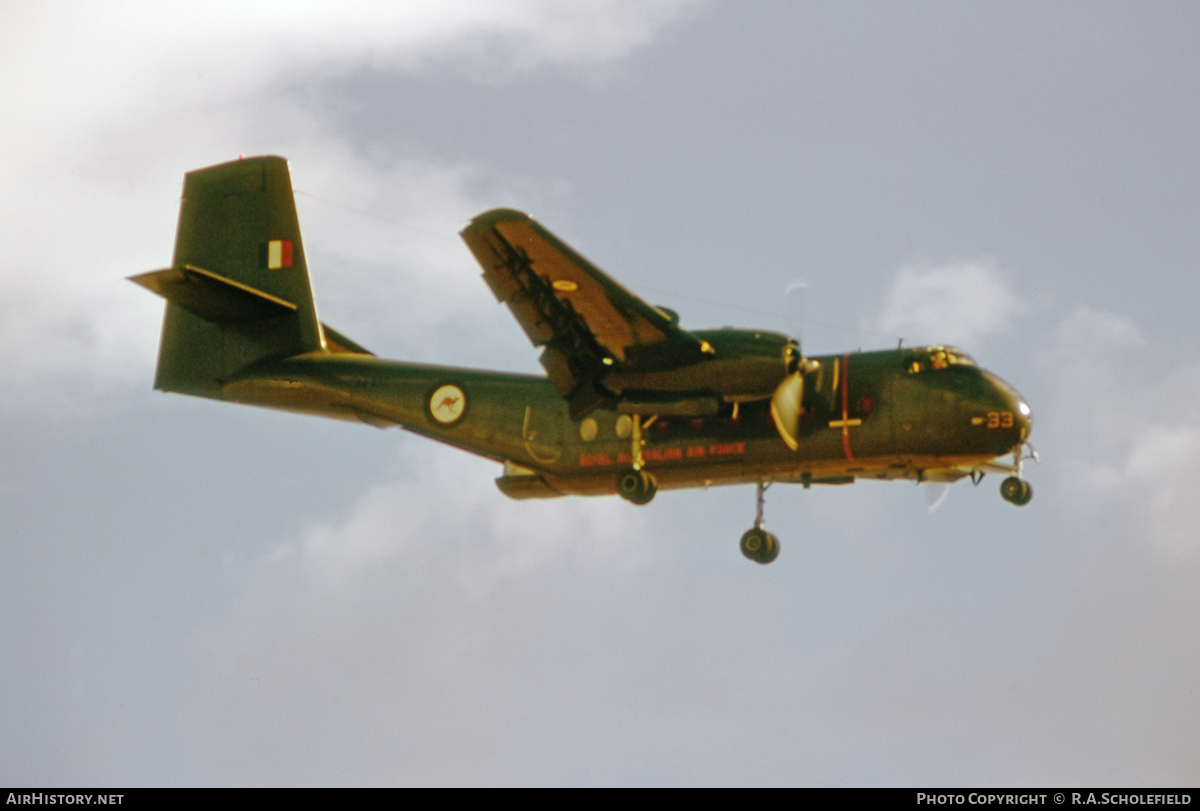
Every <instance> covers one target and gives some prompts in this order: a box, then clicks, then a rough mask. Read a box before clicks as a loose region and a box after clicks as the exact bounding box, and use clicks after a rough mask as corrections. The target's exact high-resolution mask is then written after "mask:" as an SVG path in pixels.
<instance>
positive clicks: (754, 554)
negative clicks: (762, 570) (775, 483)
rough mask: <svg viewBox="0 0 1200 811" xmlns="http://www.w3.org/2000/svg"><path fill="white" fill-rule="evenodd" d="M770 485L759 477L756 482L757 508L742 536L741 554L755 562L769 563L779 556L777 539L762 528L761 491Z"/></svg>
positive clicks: (764, 490)
mask: <svg viewBox="0 0 1200 811" xmlns="http://www.w3.org/2000/svg"><path fill="white" fill-rule="evenodd" d="M770 486H771V485H770V484H769V483H768V482H764V481H762V480H761V479H760V480H759V482H758V509H757V511H756V514H755V518H754V526H752V527H751V528H750V529H749V530H747V531H746V534H745V535H743V536H742V543H741V547H742V554H743V555H745V556H746V557H748V558H750V560H752V561H754V562H755V563H770V562H771V561H773V560H775V558H777V557H779V539H778V538H776V537H775V536H774V535H773V534H771V533H770V532H767V531H766V530H765V529H763V503H764V499H763V493H764V492H766V489H767V488H768V487H770Z"/></svg>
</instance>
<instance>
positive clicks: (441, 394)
mask: <svg viewBox="0 0 1200 811" xmlns="http://www.w3.org/2000/svg"><path fill="white" fill-rule="evenodd" d="M466 408H467V396H466V395H465V394H463V390H462V389H460V388H459V387H458V386H455V385H452V384H449V383H447V384H446V385H445V386H442V387H440V388H439V389H438V390H437V391H435V392H434V393H433V396H432V397H430V398H429V413H430V414H432V415H433V418H434V419H435V420H437V421H438V422H440V423H442V424H443V425H450V424H451V423H454V422H458V421H459V420H460V419H462V415H463V412H464V411H465V410H466Z"/></svg>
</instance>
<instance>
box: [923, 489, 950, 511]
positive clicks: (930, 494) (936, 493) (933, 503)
mask: <svg viewBox="0 0 1200 811" xmlns="http://www.w3.org/2000/svg"><path fill="white" fill-rule="evenodd" d="M925 487H926V488H928V489H927V490H926V491H925V498H926V500H927V501H928V502H929V506H928V507H927V509H928V510H929V513H930V514H931V515H932V514H933V513H935V512H937V511H938V508H939V507H941V506H942V504H943V503H944V502H945V501H946V496H948V495H950V485H949V484H947V483H945V482H927V483H926V484H925Z"/></svg>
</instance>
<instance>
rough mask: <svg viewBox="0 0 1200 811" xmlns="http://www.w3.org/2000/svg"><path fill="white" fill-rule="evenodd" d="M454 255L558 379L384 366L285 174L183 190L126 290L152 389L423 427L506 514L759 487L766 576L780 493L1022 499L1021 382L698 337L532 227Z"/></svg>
mask: <svg viewBox="0 0 1200 811" xmlns="http://www.w3.org/2000/svg"><path fill="white" fill-rule="evenodd" d="M462 238H463V239H464V240H465V241H466V243H467V246H468V247H469V248H470V249H471V251H472V253H474V254H475V258H476V259H478V260H479V263H480V264H481V265H482V266H483V278H484V281H486V282H487V284H488V286H489V287H490V288H491V289H492V292H493V293H495V295H496V298H498V299H499V300H500V301H502V302H504V303H505V304H506V305H507V306H508V308H509V309H510V310H511V311H512V313H513V315H514V316H516V319H517V322H518V323H519V324H520V325H521V327H522V329H524V330H525V333H526V334H527V335H528V336H529V339H530V340H531V341H532V342H533V344H534V345H535V346H538V347H542V354H541V363H542V366H544V367H545V370H546V374H545V376H544V377H539V376H532V375H521V374H505V373H500V372H488V371H478V370H473V369H460V368H454V367H445V366H432V365H425V364H418V363H402V362H398V361H391V360H382V359H380V358H377V357H375V356H374V355H373V354H372V353H370V352H368V351H367V350H366V349H364V348H362V347H361V346H359V345H358V344H356V343H355V342H354V341H352V340H350V339H349V338H347V337H345V336H344V335H342V334H341V333H339V332H337V331H336V330H334V329H332V328H330V327H328V326H326V325H324V324H322V323H321V322H320V321H319V320H318V318H317V311H316V307H315V306H314V304H313V295H312V290H311V287H310V285H309V278H308V269H307V266H306V264H305V259H304V248H303V246H302V244H301V241H300V228H299V224H298V221H297V218H296V206H295V201H294V198H293V194H292V185H291V178H290V176H289V174H288V167H287V162H286V161H285V160H284V159H283V158H279V157H273V156H266V157H257V158H248V159H242V160H237V161H234V162H231V163H226V164H222V165H219V166H213V167H209V168H207V169H199V170H197V171H194V172H190V173H188V174H187V175H186V177H185V179H184V185H183V202H182V206H181V209H180V214H179V230H178V233H177V236H176V242H175V257H174V260H173V261H172V263H171V267H169V268H166V269H164V270H158V271H153V272H151V273H144V274H141V275H139V276H134V277H132V281H134V282H137V283H138V284H140V285H142V286H143V287H146V288H149V289H150V290H152V291H154V292H155V293H158V294H160V295H161V296H163V297H164V298H166V299H167V307H166V316H165V319H164V323H163V334H162V346H161V348H160V350H159V358H158V370H157V375H156V377H155V384H154V385H155V387H156V388H158V389H161V390H163V391H174V392H182V393H184V394H192V395H196V396H200V397H211V398H214V399H219V400H230V401H233V402H238V403H246V404H249V405H258V406H267V407H271V408H281V409H287V410H290V411H300V412H304V413H309V414H318V415H322V416H327V417H340V418H344V419H350V420H359V421H362V422H364V423H367V424H369V425H375V426H379V427H388V426H397V425H398V426H402V427H404V428H407V429H408V430H410V431H413V432H415V433H418V434H422V435H424V436H427V437H430V438H431V439H436V440H438V441H440V442H445V443H447V444H450V445H453V446H455V447H458V448H462V449H463V450H466V451H470V452H471V453H476V454H479V455H481V456H486V457H488V458H489V459H494V460H496V461H497V462H500V463H502V464H503V473H502V475H501V476H500V477H499V478H498V479H496V484H497V485H498V486H499V488H500V490H501V491H502V492H503V493H504V494H505V495H507V496H510V497H512V498H518V499H524V498H549V497H553V496H561V495H603V494H610V493H616V494H618V495H620V496H622V497H623V498H625V499H627V500H629V501H631V502H633V503H634V504H646V503H648V502H649V501H650V500H651V499H652V498H654V494H655V492H656V491H657V490H658V489H660V488H681V487H701V486H703V487H707V486H708V485H711V484H738V483H747V484H755V485H757V490H758V509H757V516H756V519H755V522H754V526H753V527H751V529H750V530H748V531H747V532H746V533H745V535H743V536H742V539H741V550H742V552H743V553H744V554H745V555H746V557H748V558H750V559H751V560H754V561H757V562H759V563H769V562H771V561H772V560H774V559H775V557H776V555H777V554H778V553H779V541H778V539H777V538H776V537H775V536H774V535H773V534H771V533H769V532H767V531H766V530H765V529H764V525H763V492H764V490H765V489H766V488H767V487H768V486H770V485H771V484H772V483H776V482H789V483H797V484H802V485H803V486H804V487H806V488H807V487H809V486H810V485H813V484H849V483H851V482H854V481H855V480H857V479H908V480H912V481H917V482H922V481H932V482H953V481H955V480H957V479H960V478H963V477H965V476H970V477H971V478H972V480H973V481H974V482H975V483H976V484H978V482H979V480H980V479H981V478H982V477H983V475H984V473H985V472H1000V473H1003V474H1007V478H1005V479H1004V481H1003V483H1002V484H1001V485H1000V493H1001V495H1002V496H1003V497H1004V498H1005V499H1007V500H1008V501H1010V502H1012V503H1013V504H1018V505H1022V504H1026V503H1028V502H1029V500H1030V498H1032V495H1033V491H1032V488H1031V487H1030V485H1029V483H1028V482H1026V481H1025V480H1024V478H1023V477H1022V470H1021V468H1022V461H1023V460H1024V459H1027V458H1036V455H1035V454H1032V449H1031V448H1029V446H1028V442H1027V440H1028V439H1029V431H1030V427H1031V426H1032V423H1033V418H1032V414H1031V413H1030V409H1029V406H1028V405H1027V404H1026V402H1025V401H1024V400H1023V399H1022V398H1021V396H1020V395H1019V394H1017V392H1016V391H1015V390H1014V389H1013V388H1012V387H1011V386H1009V385H1008V384H1007V383H1005V382H1004V381H1002V380H1000V379H999V378H998V377H996V376H995V375H992V374H990V373H989V372H987V371H984V370H983V369H981V368H979V366H978V365H976V363H975V361H974V360H972V359H971V357H970V356H969V355H967V354H966V353H964V352H962V351H960V350H958V349H955V348H953V347H949V346H925V347H911V348H909V347H898V348H896V349H892V350H887V351H881V352H848V353H845V354H842V355H829V356H820V357H811V358H810V357H805V356H804V355H803V353H802V352H801V351H800V346H799V344H798V343H797V341H795V340H794V339H792V338H790V337H788V336H787V335H782V334H779V333H776V332H767V331H765V330H744V329H729V328H726V329H716V330H696V331H689V330H685V329H683V328H682V327H681V326H680V325H679V317H678V316H677V315H676V314H675V313H674V312H673V311H671V310H669V309H667V308H665V307H655V306H653V305H650V304H647V303H646V302H644V301H642V300H641V299H640V298H638V297H637V296H635V295H634V294H633V293H631V292H629V291H628V290H627V289H625V288H624V287H622V286H621V285H620V284H618V283H617V282H616V281H614V280H613V279H611V278H610V277H609V276H608V275H606V274H605V273H603V272H602V271H601V270H600V269H598V268H597V267H596V266H595V265H593V264H591V263H590V262H589V261H588V260H586V259H584V258H583V257H582V256H580V255H579V254H578V253H576V252H575V251H573V250H572V249H571V248H569V247H568V246H567V245H565V244H563V243H562V242H561V241H560V240H558V239H557V238H556V237H555V236H554V235H553V234H551V233H550V232H549V231H547V230H546V229H545V228H543V227H542V226H541V225H540V224H539V223H537V222H536V221H535V220H533V219H532V218H530V217H529V216H528V215H526V214H522V213H521V212H519V211H512V210H509V209H496V210H494V211H488V212H486V213H484V214H481V215H479V216H478V217H476V218H475V219H474V220H472V221H471V223H470V224H469V225H468V226H467V227H466V228H465V229H463V231H462Z"/></svg>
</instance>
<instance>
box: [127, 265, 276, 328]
mask: <svg viewBox="0 0 1200 811" xmlns="http://www.w3.org/2000/svg"><path fill="white" fill-rule="evenodd" d="M129 281H131V282H134V283H135V284H140V285H141V286H142V287H144V288H146V289H147V290H151V291H153V292H155V293H158V294H159V295H160V296H162V297H163V298H165V299H167V300H168V301H171V302H174V303H175V304H178V305H179V306H180V307H182V308H184V309H185V310H187V311H189V312H191V313H195V314H196V315H198V316H200V317H201V318H203V319H204V320H205V321H211V322H213V323H214V324H247V323H254V322H256V321H266V320H267V319H270V318H278V317H279V316H281V315H288V314H290V313H294V312H296V305H295V304H293V303H292V302H290V301H284V300H283V299H281V298H279V297H277V296H272V295H271V294H270V293H264V292H262V291H261V290H255V289H254V288H253V287H250V286H248V285H244V284H241V283H240V282H235V281H234V280H232V279H227V278H225V277H224V276H221V275H219V274H217V273H213V272H212V271H210V270H204V269H202V268H198V267H194V266H192V265H185V266H184V267H181V268H167V269H165V270H155V271H151V272H150V273H142V274H140V275H138V276H130V277H129Z"/></svg>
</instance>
